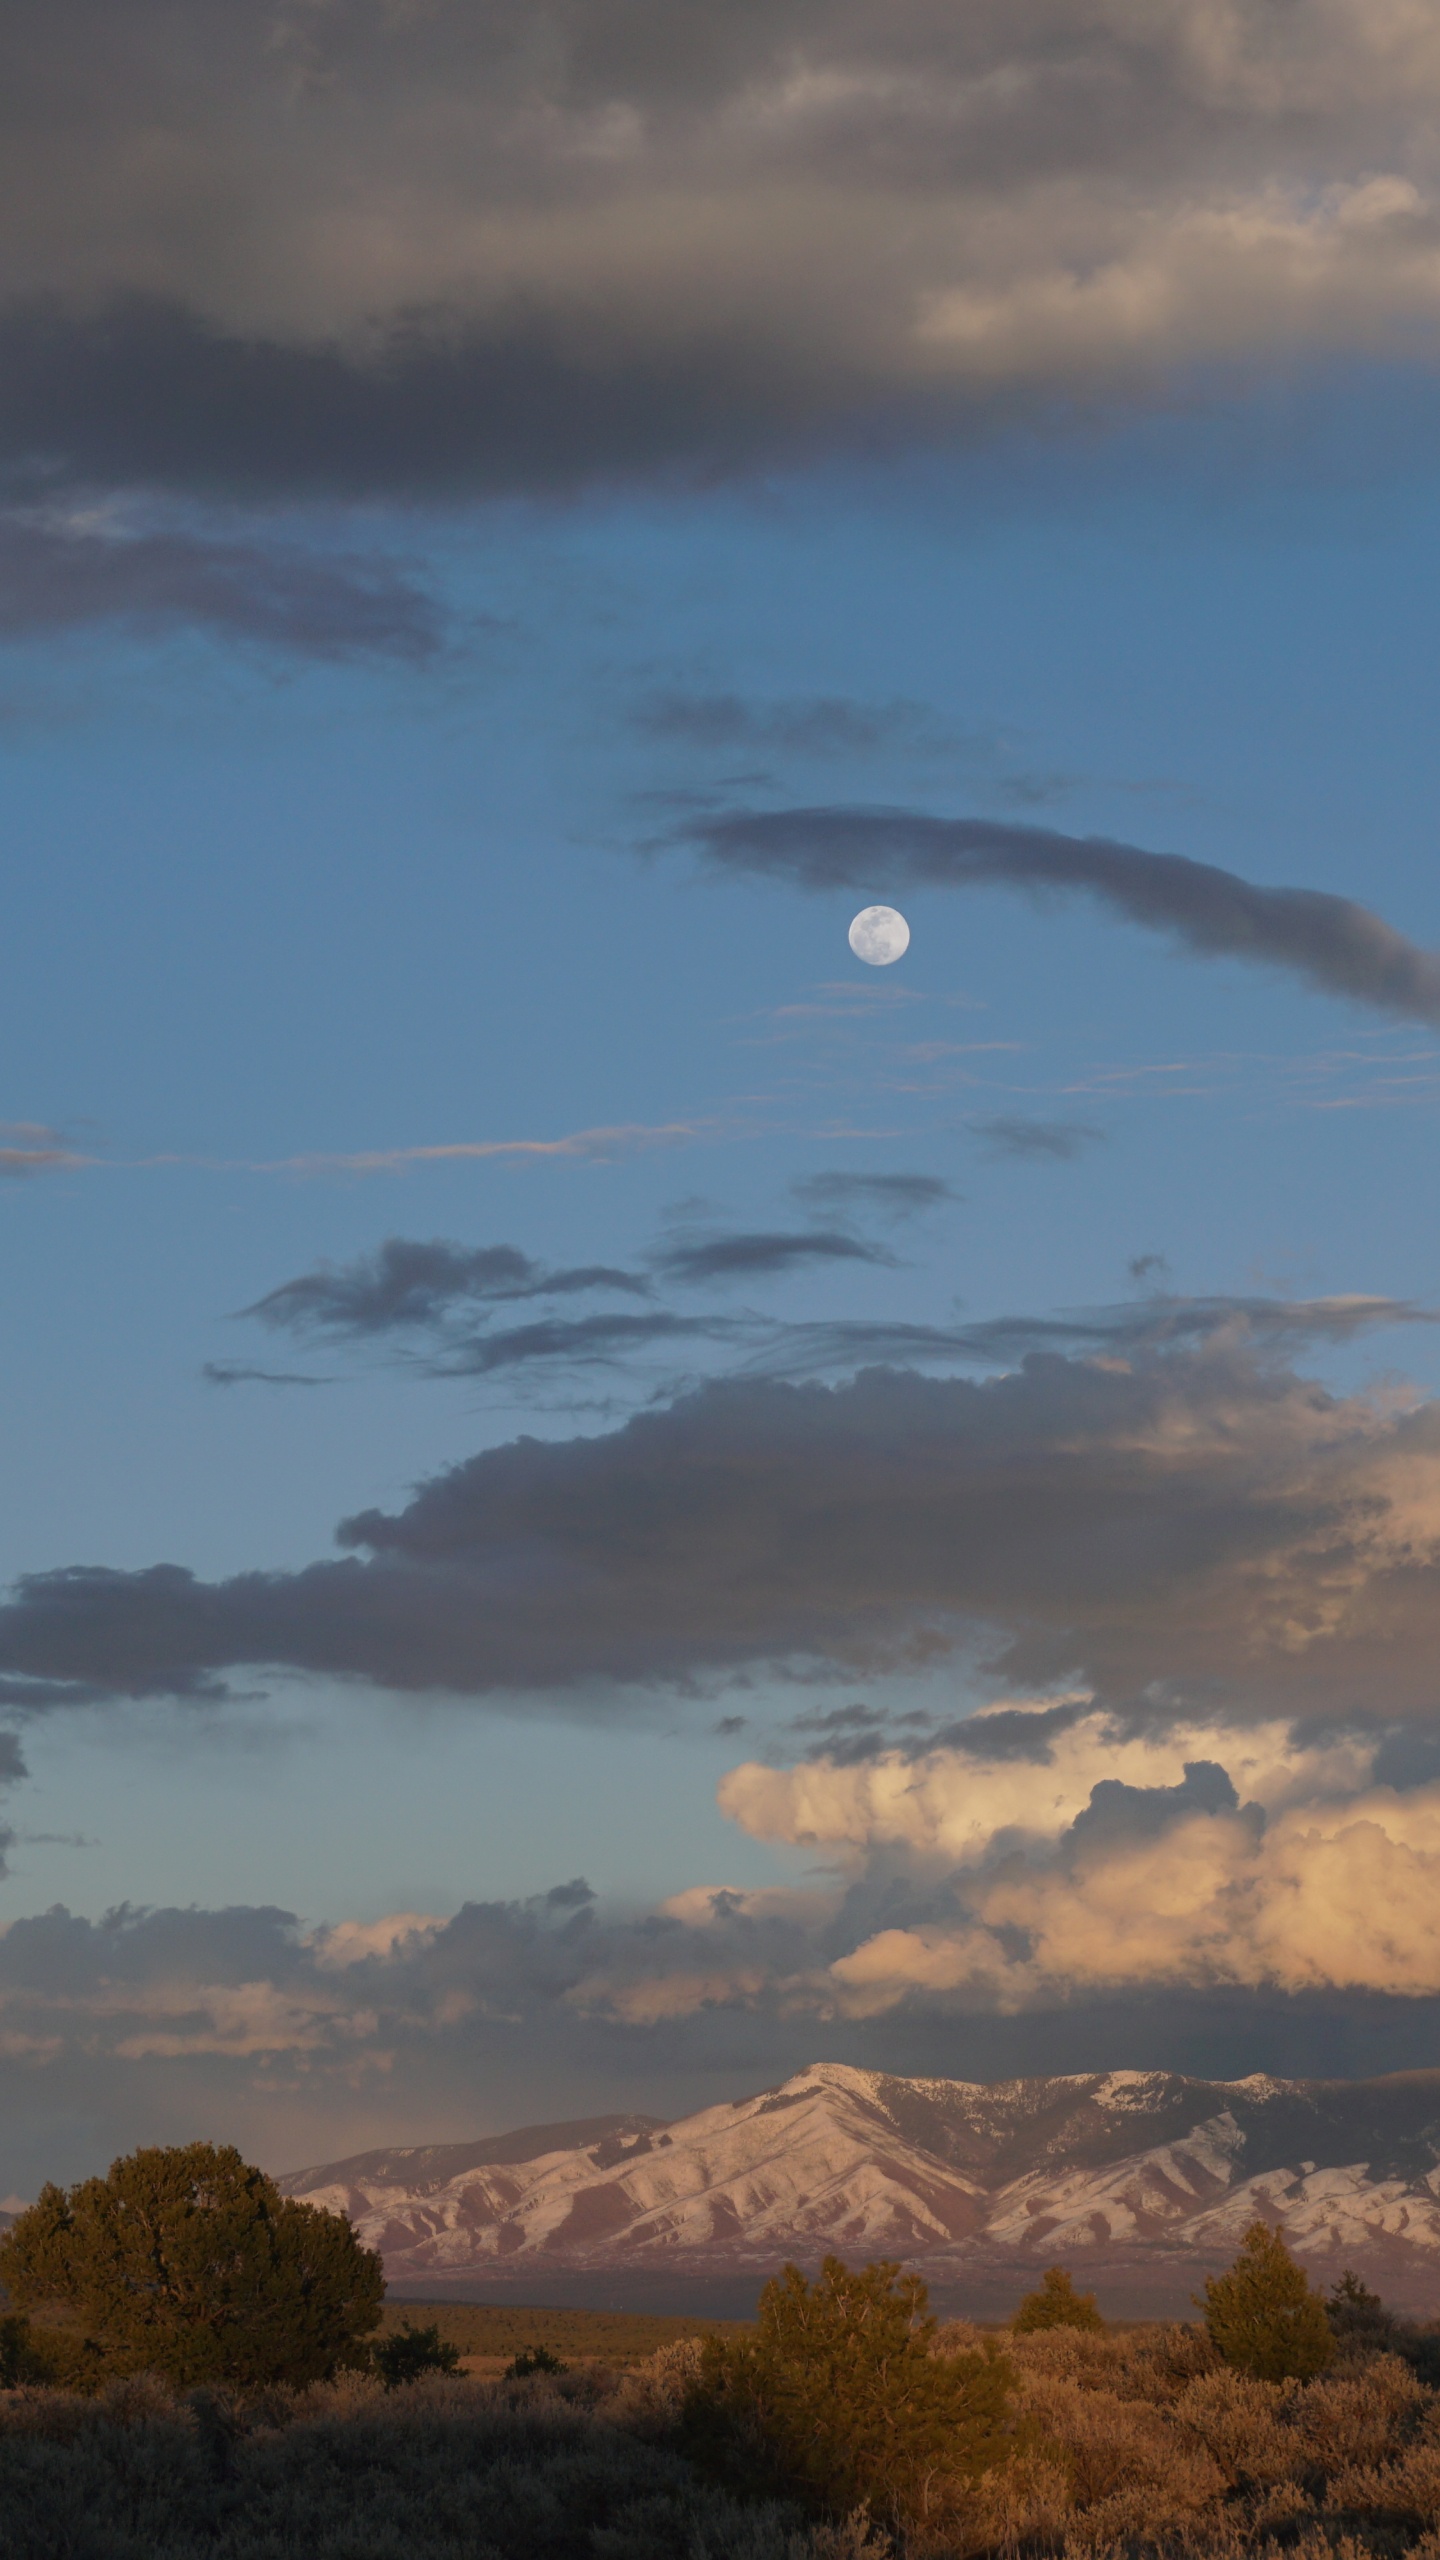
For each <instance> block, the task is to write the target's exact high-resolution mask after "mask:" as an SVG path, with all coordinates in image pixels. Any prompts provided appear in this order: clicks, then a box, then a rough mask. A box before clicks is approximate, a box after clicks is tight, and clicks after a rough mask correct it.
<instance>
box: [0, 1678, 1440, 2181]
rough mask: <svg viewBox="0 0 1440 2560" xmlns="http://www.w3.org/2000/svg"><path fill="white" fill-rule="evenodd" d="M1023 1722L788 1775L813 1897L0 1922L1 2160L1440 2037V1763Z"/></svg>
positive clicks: (435, 2133)
mask: <svg viewBox="0 0 1440 2560" xmlns="http://www.w3.org/2000/svg"><path fill="white" fill-rule="evenodd" d="M1007 1719H1008V1721H1009V1726H1010V1728H1011V1729H1012V1730H1013V1728H1014V1727H1015V1726H1016V1725H1017V1724H1024V1723H1026V1722H1027V1721H1028V1722H1030V1723H1032V1724H1033V1725H1034V1726H1035V1727H1037V1728H1038V1729H1039V1730H1038V1732H1037V1734H1036V1736H1035V1737H1033V1738H1034V1739H1036V1740H1037V1741H1038V1742H1039V1745H1040V1749H1039V1756H1038V1757H1037V1756H1034V1755H1033V1754H1032V1755H1031V1756H1029V1757H1028V1758H1027V1759H1024V1760H1022V1759H1019V1758H1017V1757H1015V1756H1013V1755H1007V1753H1006V1752H1005V1751H1003V1750H999V1751H996V1752H994V1753H993V1755H992V1756H990V1757H988V1758H987V1756H986V1749H987V1746H986V1742H985V1738H984V1734H983V1732H982V1733H977V1734H976V1735H974V1736H972V1737H971V1740H972V1743H973V1746H974V1747H973V1748H967V1749H966V1750H964V1751H961V1750H959V1749H958V1748H952V1749H946V1750H942V1751H939V1752H934V1753H931V1754H929V1755H927V1756H926V1757H924V1758H922V1759H921V1760H919V1761H909V1762H905V1763H903V1764H902V1763H899V1762H897V1764H896V1767H895V1768H894V1769H893V1770H886V1771H885V1772H882V1773H881V1777H882V1779H883V1781H884V1783H876V1782H872V1783H869V1788H868V1792H866V1791H865V1790H864V1789H863V1788H857V1785H856V1783H855V1779H854V1773H848V1774H847V1773H840V1774H841V1776H842V1778H843V1780H844V1784H843V1786H842V1787H841V1789H840V1791H839V1792H836V1793H832V1795H831V1797H830V1798H829V1800H828V1802H829V1807H830V1812H829V1815H828V1816H827V1817H826V1822H827V1824H828V1827H825V1828H823V1829H821V1828H817V1826H816V1824H815V1822H814V1820H813V1818H812V1817H813V1812H814V1804H815V1802H816V1801H818V1800H816V1799H812V1798H807V1797H805V1796H804V1794H803V1793H802V1791H801V1790H802V1785H808V1784H809V1783H810V1782H811V1779H812V1778H813V1776H814V1774H815V1773H814V1772H813V1771H812V1772H806V1771H772V1772H769V1773H768V1775H769V1777H770V1778H771V1779H772V1780H773V1781H775V1783H776V1787H777V1788H778V1789H779V1790H780V1791H781V1793H783V1789H784V1787H785V1786H786V1785H789V1787H790V1797H789V1814H788V1819H789V1822H790V1831H789V1833H788V1835H787V1836H789V1837H790V1838H792V1839H793V1840H794V1841H795V1842H796V1843H798V1844H800V1845H809V1846H813V1845H814V1844H815V1842H816V1840H817V1838H820V1837H823V1838H824V1839H825V1840H826V1841H827V1842H828V1844H829V1847H830V1850H831V1853H832V1854H831V1859H830V1865H831V1872H830V1874H829V1875H828V1876H826V1875H824V1874H822V1875H821V1876H820V1877H818V1878H813V1877H812V1879H811V1880H810V1881H808V1882H807V1883H805V1884H803V1885H801V1886H795V1885H790V1884H785V1883H776V1884H771V1885H758V1886H757V1885H750V1886H730V1885H724V1884H719V1885H716V1884H704V1885H686V1886H681V1887H680V1888H679V1889H677V1890H676V1891H674V1892H672V1893H669V1894H667V1895H665V1896H664V1897H663V1898H662V1899H661V1900H660V1901H659V1902H658V1903H656V1904H655V1905H654V1906H653V1907H649V1908H645V1907H640V1908H629V1909H626V1908H617V1907H613V1906H610V1907H607V1906H604V1905H602V1904H601V1903H600V1902H599V1901H598V1900H597V1898H596V1896H595V1895H594V1893H593V1892H592V1890H591V1888H590V1887H589V1886H588V1884H586V1883H585V1882H584V1880H583V1879H579V1878H577V1879H574V1880H573V1881H571V1882H569V1883H566V1884H562V1885H559V1886H556V1887H554V1888H552V1889H551V1891H550V1892H548V1893H541V1894H537V1895H535V1896H533V1897H531V1898H530V1899H529V1900H527V1901H524V1902H508V1903H502V1902H494V1901H484V1900H476V1901H472V1902H469V1903H466V1904H465V1905H464V1906H462V1908H461V1909H459V1910H458V1911H456V1912H454V1913H453V1914H452V1915H450V1916H448V1917H447V1916H443V1915H440V1914H437V1913H433V1912H424V1911H413V1910H401V1911H396V1912H391V1913H388V1914H383V1915H382V1916H380V1917H378V1918H365V1919H339V1920H335V1921H331V1922H328V1923H325V1924H323V1925H319V1926H310V1925H306V1924H305V1923H303V1922H302V1921H301V1920H300V1919H298V1918H297V1916H296V1915H295V1914H294V1913H291V1912H286V1911H283V1910H277V1909H274V1908H258V1909H255V1908H246V1907H243V1906H242V1907H238V1908H233V1909H229V1910H221V1911H205V1910H195V1909H191V1910H186V1911H177V1910H163V1909H162V1910H154V1911H146V1910H138V1909H132V1908H123V1909H120V1910H116V1911H111V1912H108V1913H106V1914H105V1915H104V1916H103V1917H102V1918H99V1919H85V1918H81V1917H78V1916H76V1915H73V1914H72V1913H70V1912H69V1911H67V1910H65V1909H63V1908H62V1907H59V1906H57V1907H55V1908H53V1909H51V1910H50V1911H48V1912H45V1913H43V1914H38V1915H36V1916H34V1917H33V1918H27V1919H22V1920H17V1921H13V1922H11V1923H10V1925H9V1926H8V1927H7V1928H6V1929H4V1930H3V1931H0V2092H3V2099H4V2121H5V2127H6V2144H7V2157H6V2162H5V2175H6V2176H7V2177H8V2178H9V2179H11V2180H12V2181H13V2182H14V2183H15V2184H16V2185H17V2186H19V2187H20V2188H22V2189H24V2188H26V2187H29V2188H31V2189H33V2186H34V2184H35V2183H37V2182H38V2179H39V2177H41V2176H43V2175H57V2174H58V2175H61V2176H73V2175H78V2174H80V2173H81V2172H82V2171H84V2170H86V2169H88V2168H93V2167H94V2166H95V2165H96V2158H97V2156H98V2157H99V2158H100V2159H101V2160H102V2161H103V2158H104V2157H107V2156H109V2153H110V2152H111V2151H113V2150H116V2149H122V2148H125V2147H127V2146H128V2144H129V2143H130V2142H133V2141H134V2140H136V2139H140V2138H144V2139H148V2140H152V2141H153V2140H155V2139H165V2138H169V2139H180V2138H186V2137H187V2136H193V2135H194V2134H195V2133H196V2132H198V2131H201V2130H204V2129H205V2127H206V2126H209V2125H213V2124H214V2123H215V2122H216V2121H223V2122H224V2123H225V2124H226V2125H227V2127H228V2128H230V2129H231V2130H232V2132H233V2133H234V2134H235V2135H236V2137H237V2138H238V2139H240V2140H242V2141H244V2142H247V2143H248V2144H249V2145H250V2146H251V2147H253V2148H256V2149H258V2150H259V2152H260V2155H261V2156H262V2157H263V2158H265V2159H267V2160H268V2161H269V2163H270V2164H271V2165H272V2166H274V2167H276V2168H287V2167H294V2166H295V2165H296V2164H297V2163H298V2161H299V2160H301V2159H304V2158H306V2157H309V2158H312V2159H313V2158H316V2157H317V2156H318V2157H324V2156H326V2155H327V2154H329V2155H330V2156H334V2154H335V2153H336V2152H337V2151H339V2152H343V2151H348V2150H355V2149H359V2148H362V2147H364V2145H365V2144H366V2143H367V2142H377V2143H378V2142H395V2141H411V2142H413V2141H424V2140H426V2139H435V2138H445V2137H446V2136H447V2135H448V2137H449V2138H451V2139H461V2138H466V2137H469V2138H473V2137H474V2136H475V2135H476V2134H477V2133H479V2132H483V2131H486V2130H493V2129H497V2122H498V2120H497V2116H496V2111H495V2091H496V2089H497V2088H500V2087H503V2089H504V2091H505V2100H504V2106H505V2111H506V2113H507V2114H508V2116H509V2118H510V2120H511V2121H519V2120H521V2119H522V2118H523V2117H524V2116H525V2115H527V2114H529V2115H532V2116H533V2115H545V2116H547V2117H554V2116H556V2115H563V2114H565V2113H567V2112H571V2113H573V2112H576V2111H582V2112H589V2113H592V2114H593V2112H594V2106H595V2101H596V2095H597V2092H599V2094H600V2097H601V2101H602V2103H604V2102H607V2101H608V2100H609V2099H610V2098H611V2097H612V2096H613V2097H614V2098H615V2099H616V2100H617V2101H619V2100H627V2101H628V2103H629V2105H630V2106H631V2107H633V2106H634V2104H635V2103H636V2097H637V2091H638V2092H639V2093H640V2095H641V2097H642V2099H643V2103H644V2104H645V2105H647V2106H648V2107H651V2108H653V2109H654V2110H655V2111H656V2112H657V2113H662V2112H670V2113H679V2112H681V2111H683V2110H685V2109H687V2108H689V2107H693V2106H697V2105H705V2104H712V2103H714V2102H715V2101H716V2100H717V2099H724V2098H726V2097H734V2096H737V2095H739V2094H741V2093H742V2092H743V2091H746V2090H748V2089H750V2088H753V2087H755V2086H756V2085H757V2084H758V2085H761V2086H763V2085H764V2083H765V2081H766V2080H767V2079H778V2078H781V2077H783V2076H785V2075H786V2074H787V2073H789V2072H792V2071H794V2070H796V2069H798V2068H799V2067H800V2066H801V2065H802V2064H803V2063H804V2062H805V2061H807V2060H814V2059H816V2058H817V2057H820V2056H823V2057H824V2058H826V2059H829V2060H849V2061H855V2062H858V2063H861V2064H862V2065H867V2066H869V2067H871V2068H879V2069H882V2070H901V2071H907V2070H908V2071H917V2072H921V2073H935V2074H942V2075H952V2076H960V2077H973V2078H1002V2077H1007V2076H1009V2075H1010V2073H1012V2072H1016V2071H1031V2072H1045V2073H1052V2072H1054V2071H1055V2070H1056V2069H1067V2068H1076V2069H1078V2068H1082V2067H1084V2065H1085V2064H1086V2062H1087V2061H1088V2062H1089V2064H1090V2065H1091V2067H1094V2064H1095V2058H1096V2053H1097V2050H1100V2049H1103V2050H1104V2051H1105V2052H1107V2053H1112V2052H1113V2053H1114V2054H1115V2057H1116V2059H1117V2060H1121V2061H1124V2062H1126V2063H1128V2064H1129V2065H1131V2066H1132V2067H1133V2066H1137V2065H1138V2066H1140V2067H1144V2066H1145V2065H1146V2064H1147V2063H1148V2064H1151V2065H1153V2066H1158V2067H1166V2068H1171V2069H1188V2070H1190V2071H1192V2072H1199V2073H1213V2072H1215V2071H1216V2070H1217V2069H1218V2068H1219V2067H1220V2064H1221V2062H1222V2061H1223V2062H1224V2065H1225V2067H1226V2068H1227V2069H1228V2070H1229V2071H1230V2072H1231V2073H1233V2072H1234V2070H1235V2069H1236V2068H1237V2065H1238V2064H1240V2063H1241V2062H1243V2063H1244V2066H1245V2067H1247V2068H1269V2069H1276V2068H1279V2069H1288V2070H1294V2071H1299V2072H1309V2073H1320V2074H1324V2073H1328V2072H1330V2071H1333V2069H1334V2067H1335V2064H1336V2061H1337V2058H1340V2057H1343V2067H1345V2068H1348V2069H1350V2070H1366V2069H1368V2070H1377V2069H1384V2068H1387V2067H1388V2068H1403V2067H1405V2065H1406V2064H1407V2063H1408V2064H1415V2063H1418V2062H1422V2061H1428V2059H1429V2058H1430V2056H1431V2054H1432V2053H1433V2040H1434V2033H1435V2025H1436V2020H1437V2017H1440V1919H1437V1912H1440V1892H1437V1887H1440V1782H1437V1780H1436V1779H1435V1778H1434V1777H1433V1775H1432V1776H1430V1777H1428V1778H1427V1779H1425V1780H1424V1781H1422V1782H1421V1783H1419V1784H1417V1785H1415V1786H1413V1787H1410V1788H1397V1787H1395V1786H1391V1785H1385V1784H1381V1783H1377V1781H1376V1777H1375V1767H1374V1765H1372V1764H1373V1763H1374V1762H1375V1760H1376V1757H1377V1755H1376V1753H1375V1737H1374V1736H1373V1735H1372V1736H1371V1738H1370V1740H1369V1742H1368V1743H1363V1744H1362V1743H1361V1742H1360V1741H1358V1740H1356V1739H1352V1740H1350V1741H1348V1742H1347V1741H1345V1740H1343V1739H1342V1740H1332V1741H1331V1742H1330V1743H1328V1744H1326V1743H1324V1742H1321V1741H1315V1742H1305V1741H1303V1740H1302V1741H1301V1742H1300V1743H1299V1745H1298V1746H1296V1745H1293V1744H1292V1743H1291V1742H1290V1741H1289V1740H1288V1739H1287V1736H1286V1733H1285V1729H1284V1727H1283V1726H1282V1725H1281V1724H1280V1723H1279V1722H1276V1723H1274V1724H1272V1725H1271V1726H1270V1727H1269V1728H1267V1729H1266V1730H1265V1731H1264V1732H1259V1733H1256V1732H1251V1733H1245V1734H1237V1733H1236V1732H1235V1731H1234V1730H1233V1729H1230V1728H1227V1727H1225V1726H1223V1725H1219V1724H1211V1725H1209V1726H1206V1725H1203V1724H1197V1725H1195V1726H1193V1727H1192V1728H1190V1729H1189V1730H1188V1731H1186V1732H1184V1733H1179V1734H1176V1735H1175V1736H1173V1737H1171V1738H1170V1739H1169V1740H1159V1739H1156V1738H1155V1737H1153V1736H1150V1737H1144V1736H1136V1735H1134V1734H1133V1733H1130V1732H1127V1731H1126V1730H1125V1729H1124V1728H1123V1727H1122V1726H1120V1725H1119V1724H1117V1723H1115V1722H1114V1721H1109V1722H1107V1720H1106V1719H1105V1718H1104V1717H1103V1716H1102V1715H1101V1714H1099V1713H1098V1712H1097V1711H1096V1710H1095V1709H1094V1708H1093V1707H1086V1706H1082V1707H1081V1712H1080V1714H1079V1716H1078V1719H1076V1720H1074V1721H1072V1722H1070V1723H1067V1724H1064V1725H1060V1724H1057V1723H1056V1722H1055V1720H1054V1717H1053V1713H1052V1711H1050V1710H1047V1709H1043V1708H1040V1709H1037V1708H1036V1707H1034V1706H1032V1705H1029V1704H1027V1703H1026V1702H1024V1701H1010V1702H1008V1703H1007V1704H1006V1706H1005V1707H1004V1708H1003V1709H1001V1710H999V1711H997V1713H996V1714H995V1715H994V1716H993V1717H989V1718H986V1717H982V1718H979V1719H976V1720H975V1721H976V1722H977V1723H978V1724H979V1725H980V1726H981V1727H984V1726H987V1725H988V1726H989V1727H990V1729H991V1731H992V1732H993V1733H995V1734H997V1735H998V1734H999V1733H1000V1731H1001V1730H1002V1727H1003V1726H1004V1725H1005V1723H1006V1720H1007ZM1046 1737H1048V1739H1047V1738H1046ZM1047 1752H1049V1753H1052V1754H1053V1757H1052V1758H1050V1759H1047V1758H1046V1757H1045V1754H1046V1753H1047ZM907 1778H908V1782H909V1784H910V1785H911V1786H912V1787H913V1788H916V1789H918V1791H919V1794H920V1796H921V1798H922V1799H923V1800H924V1804H925V1807H926V1808H928V1811H927V1813H926V1814H925V1815H924V1816H923V1817H918V1818H917V1816H916V1813H915V1811H914V1809H913V1808H907V1806H906V1804H905V1782H906V1779H907ZM1027 1778H1028V1781H1029V1786H1030V1792H1029V1794H1028V1795H1027V1792H1026V1787H1025V1781H1026V1780H1027ZM873 1780H874V1773H871V1781H873ZM1037 1782H1038V1783H1037ZM749 1789H750V1778H749V1776H748V1774H747V1773H744V1772H737V1773H735V1777H734V1779H733V1780H732V1781H731V1783H730V1786H729V1787H728V1788H727V1794H726V1802H727V1805H728V1809H729V1810H731V1811H732V1812H737V1813H738V1814H739V1815H740V1818H741V1819H742V1820H745V1821H747V1822H749V1823H751V1827H756V1826H755V1824H754V1822H753V1820H752V1817H753V1815H754V1813H755V1810H756V1800H755V1799H754V1797H753V1792H750V1791H747V1790H749ZM846 1789H848V1794H847V1793H846ZM780 1800H781V1794H772V1796H771V1797H770V1798H769V1799H768V1800H767V1803H768V1805H769V1808H770V1812H771V1813H773V1809H774V1806H775V1805H776V1804H777V1803H779V1802H780ZM768 1820H769V1814H767V1821H768ZM760 1827H764V1826H763V1825H761V1826H760ZM770 1827H771V1828H772V1829H773V1827H774V1826H773V1823H771V1826H770ZM841 1835H843V1837H842V1836H841ZM67 2129H68V2130H67ZM67 2144H69V2145H71V2146H73V2150H72V2151H71V2153H70V2156H65V2153H66V2145H67ZM57 2152H58V2154H59V2156H57Z"/></svg>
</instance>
